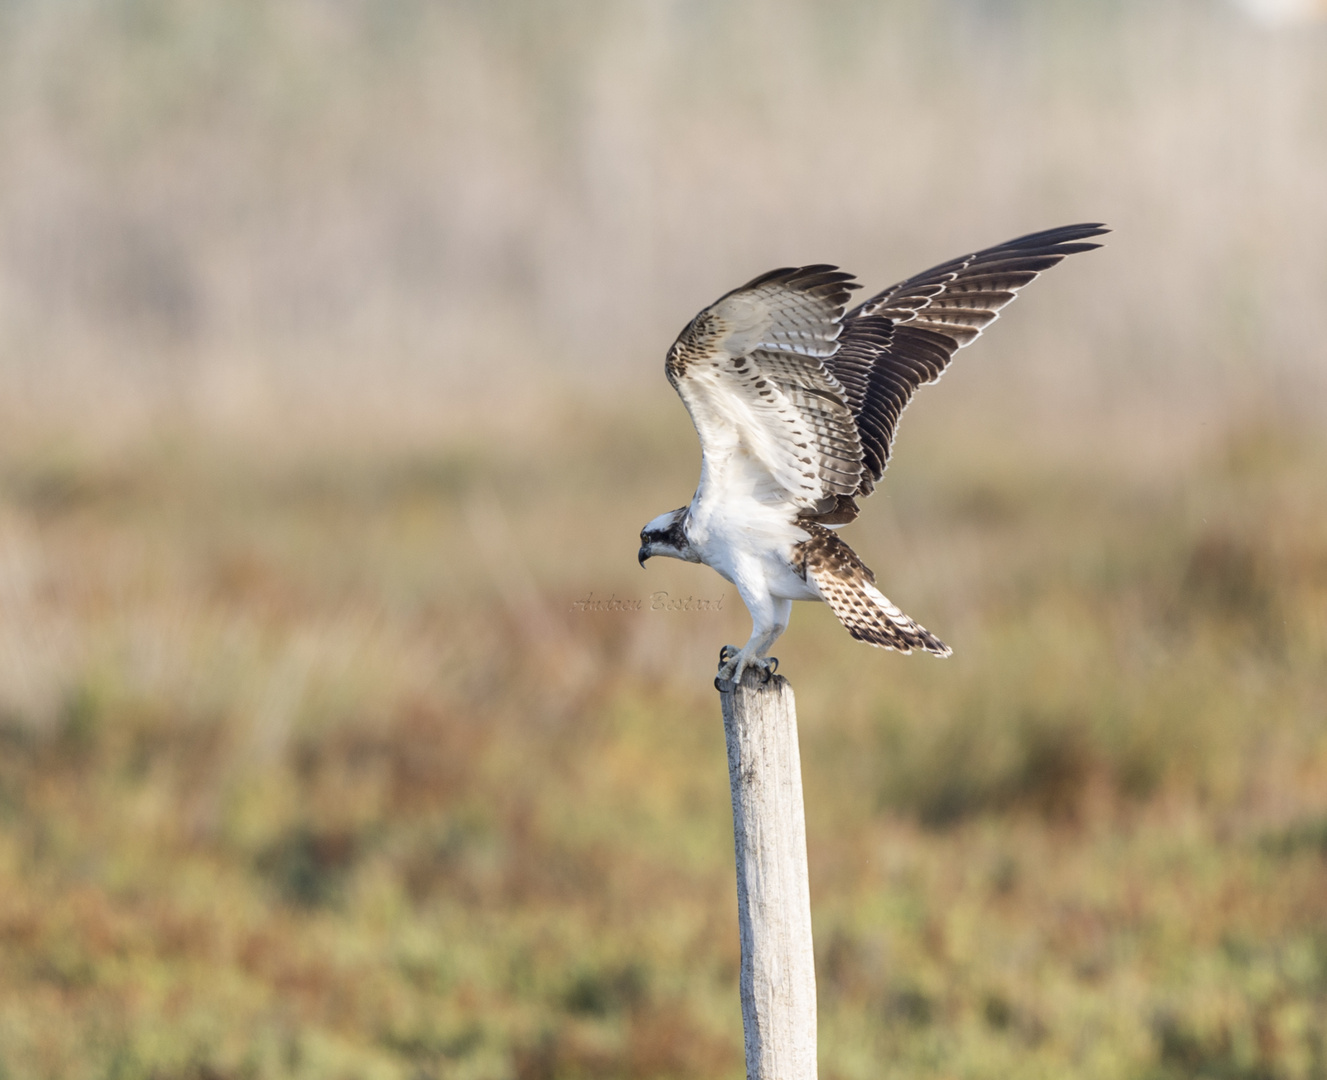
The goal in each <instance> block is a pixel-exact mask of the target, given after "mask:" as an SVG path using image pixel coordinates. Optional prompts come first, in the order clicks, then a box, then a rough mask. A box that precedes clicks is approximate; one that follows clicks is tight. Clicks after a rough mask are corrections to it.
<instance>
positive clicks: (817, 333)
mask: <svg viewBox="0 0 1327 1080" xmlns="http://www.w3.org/2000/svg"><path fill="white" fill-rule="evenodd" d="M1109 231H1110V230H1109V229H1107V228H1105V227H1103V226H1102V225H1100V224H1097V223H1092V224H1085V225H1065V226H1063V227H1061V228H1058V229H1048V230H1046V231H1045V232H1038V233H1032V234H1030V235H1028V236H1023V237H1020V238H1019V239H1017V240H1010V241H1009V242H1008V243H1005V244H1000V245H999V246H997V247H992V248H986V249H985V250H984V251H978V252H975V253H973V254H971V255H964V256H962V257H961V258H958V259H953V260H951V261H949V262H946V263H941V264H940V265H939V266H936V267H933V268H932V269H930V270H927V271H925V272H923V273H921V274H918V275H916V276H915V277H911V278H908V280H906V281H903V282H900V283H899V284H897V285H894V286H891V287H890V288H888V289H886V290H885V291H884V292H882V293H878V294H877V295H875V296H873V297H871V299H869V300H867V301H865V302H864V303H861V304H858V305H857V306H856V307H855V308H853V309H852V310H851V311H849V312H847V313H846V314H845V313H844V308H845V307H846V306H847V302H848V297H849V295H850V290H852V289H857V288H860V286H859V285H858V284H857V283H856V282H855V281H854V280H853V275H852V274H846V273H844V272H842V271H841V270H839V269H838V267H835V266H826V265H815V266H798V267H789V268H784V269H781V270H771V271H770V272H769V273H767V274H762V275H761V276H760V277H758V278H755V279H754V280H752V281H749V282H747V283H746V284H745V285H743V286H741V287H740V288H738V289H734V290H733V291H732V292H730V293H727V294H726V295H724V296H722V297H720V298H719V299H718V300H717V301H715V302H714V303H713V304H711V305H710V306H709V307H707V308H706V309H705V310H704V311H702V312H701V313H700V314H699V315H697V316H696V317H695V318H694V319H692V320H691V322H690V323H689V324H688V325H687V328H686V329H685V330H683V331H682V333H681V334H680V335H679V336H678V339H677V341H675V342H674V343H673V346H672V348H670V349H669V350H668V356H667V360H666V362H665V365H664V370H665V372H666V373H667V375H668V381H669V382H670V383H672V384H673V389H675V390H676V391H677V393H678V395H679V396H680V397H681V398H682V402H683V404H684V405H686V407H687V412H689V413H690V414H691V422H692V423H693V424H694V425H695V428H696V434H697V435H699V436H700V445H701V451H702V458H701V467H700V484H699V486H698V487H697V488H696V494H695V495H694V496H693V497H692V499H691V502H690V504H689V505H687V506H683V507H681V508H679V509H677V510H671V511H669V512H668V513H666V514H660V515H659V516H658V517H657V518H655V519H654V520H653V521H651V522H650V523H649V524H648V525H646V526H645V528H644V529H643V530H641V534H640V553H639V556H638V557H639V560H640V564H641V566H644V565H645V560H646V559H648V558H650V557H651V556H653V555H667V556H669V557H670V558H674V559H684V560H686V561H687V562H697V563H704V564H705V565H707V566H710V567H713V568H714V569H715V570H717V571H718V572H719V573H720V574H722V575H723V576H724V577H725V578H727V579H728V580H729V581H731V582H732V583H733V584H734V585H735V586H736V587H737V591H738V594H739V595H740V596H741V597H742V601H743V602H744V603H745V604H746V607H747V611H749V612H750V614H751V623H752V628H751V639H750V640H749V641H748V642H747V643H746V644H745V645H744V646H743V647H742V648H741V649H738V648H737V647H736V646H734V645H725V646H724V647H723V649H722V650H721V651H720V653H719V673H718V677H717V679H716V680H715V682H716V685H717V684H718V683H719V682H720V681H727V680H733V681H738V680H740V679H741V677H742V672H743V671H744V670H746V668H748V667H756V668H759V669H760V670H761V671H762V672H764V673H765V674H766V675H767V676H768V674H769V673H770V672H771V671H773V670H774V669H775V668H776V667H777V665H778V661H777V660H776V659H775V658H773V657H770V656H767V653H768V650H769V648H770V646H771V645H773V644H774V642H775V640H776V639H777V638H778V637H779V635H780V634H782V633H783V631H784V630H786V629H787V627H788V617H789V616H790V615H791V613H792V602H793V601H794V600H823V601H824V602H825V603H827V604H828V605H829V606H830V608H831V610H833V612H834V614H835V615H837V616H838V617H839V621H841V622H842V623H843V625H844V626H845V627H847V629H848V633H850V634H851V635H852V636H853V637H855V638H857V640H859V641H866V642H869V643H870V644H872V645H877V646H880V647H881V648H885V649H897V650H898V651H899V652H905V653H910V652H912V650H913V649H924V650H925V651H926V652H929V653H934V654H935V655H937V656H948V655H949V654H950V652H951V650H950V648H949V646H948V645H946V644H945V643H944V642H943V641H941V640H940V639H939V638H937V637H936V636H935V635H934V634H932V633H931V632H930V631H929V630H927V629H925V628H924V627H922V626H921V625H919V624H918V623H916V622H915V621H913V620H912V619H910V618H908V616H907V615H905V614H903V612H902V611H900V610H899V609H898V608H897V607H896V606H895V605H894V604H893V603H891V602H890V601H889V600H888V599H887V598H886V597H885V596H884V594H883V593H881V592H880V590H879V589H877V588H876V586H875V575H874V574H872V573H871V571H870V570H869V569H867V567H866V565H865V564H864V563H863V562H862V561H861V559H859V558H858V557H857V555H856V554H855V553H854V552H853V550H852V548H850V547H848V545H847V544H845V543H844V542H843V541H842V540H840V539H839V537H838V535H837V534H836V533H835V532H834V531H833V527H834V526H838V525H843V524H846V523H847V522H849V521H852V520H853V519H854V518H855V517H856V516H857V512H858V510H857V503H856V499H857V498H858V497H861V496H865V495H869V494H870V493H871V491H872V489H873V488H874V487H875V484H876V483H877V481H879V480H880V478H881V477H882V476H883V475H884V471H885V466H886V465H887V464H888V462H889V455H890V448H891V445H892V443H893V440H894V430H895V428H896V427H897V426H898V421H899V417H900V416H901V415H902V413H903V410H904V409H905V408H907V405H908V402H909V400H910V399H911V398H912V395H913V393H914V392H915V391H916V389H917V388H918V387H919V386H921V385H922V384H923V383H932V382H935V381H936V380H937V379H939V378H940V376H941V374H942V373H943V372H944V370H945V368H946V367H948V365H949V361H950V359H951V358H952V357H953V355H954V353H955V352H956V351H958V350H959V349H960V348H962V347H963V346H964V345H967V344H969V343H970V342H972V341H973V340H974V339H975V338H976V337H977V336H978V335H979V334H980V333H981V332H982V330H983V329H985V327H986V326H988V325H989V324H990V323H991V322H993V321H994V320H995V318H996V316H997V313H998V312H999V310H1000V309H1001V308H1002V307H1004V306H1005V305H1006V304H1007V303H1009V301H1011V300H1012V299H1013V298H1014V294H1015V293H1017V292H1018V290H1019V289H1021V288H1022V287H1023V286H1024V285H1026V284H1027V283H1028V282H1030V281H1031V280H1032V279H1033V278H1035V277H1036V276H1037V275H1038V274H1040V273H1041V272H1042V271H1044V270H1048V269H1050V268H1051V267H1052V266H1054V265H1055V264H1056V263H1058V262H1060V260H1061V259H1063V258H1064V257H1065V256H1066V255H1072V254H1075V253H1076V252H1079V251H1088V250H1091V249H1092V248H1096V247H1100V246H1101V245H1100V244H1091V243H1084V242H1083V241H1084V240H1085V239H1086V238H1088V237H1092V236H1100V235H1101V234H1102V233H1105V232H1109Z"/></svg>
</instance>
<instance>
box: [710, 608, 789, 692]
mask: <svg viewBox="0 0 1327 1080" xmlns="http://www.w3.org/2000/svg"><path fill="white" fill-rule="evenodd" d="M742 599H743V600H745V601H746V606H747V609H748V610H749V611H750V612H751V640H750V641H748V642H747V643H746V644H745V645H744V646H742V648H740V649H734V648H733V647H732V646H731V645H725V646H724V647H723V648H722V649H720V650H719V673H718V675H716V676H715V679H714V685H715V686H719V684H720V683H725V682H733V683H738V682H741V681H742V672H744V671H745V670H746V669H747V668H749V667H754V668H757V669H758V670H759V671H760V672H761V674H762V675H763V676H764V678H765V679H766V680H768V679H769V677H770V676H771V675H773V674H774V672H775V671H776V670H777V669H778V666H779V661H778V658H777V657H773V656H766V655H765V653H766V652H767V651H768V650H769V647H770V646H771V645H773V644H774V642H775V641H777V640H778V638H779V635H780V634H782V633H783V632H784V631H785V630H786V629H788V618H789V616H791V615H792V609H793V602H792V601H791V600H781V599H775V598H774V597H772V596H764V597H760V598H756V597H753V598H751V599H749V600H748V599H747V597H745V596H743V597H742Z"/></svg>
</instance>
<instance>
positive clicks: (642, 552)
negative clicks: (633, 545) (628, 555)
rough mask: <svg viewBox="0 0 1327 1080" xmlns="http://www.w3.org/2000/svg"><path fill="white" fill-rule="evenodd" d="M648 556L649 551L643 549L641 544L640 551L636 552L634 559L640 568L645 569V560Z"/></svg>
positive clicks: (643, 546)
mask: <svg viewBox="0 0 1327 1080" xmlns="http://www.w3.org/2000/svg"><path fill="white" fill-rule="evenodd" d="M649 557H650V553H649V552H648V551H646V550H645V545H644V544H641V546H640V551H638V552H636V560H637V561H638V562H639V563H640V567H641V569H642V570H644V569H645V560H646V559H648V558H649Z"/></svg>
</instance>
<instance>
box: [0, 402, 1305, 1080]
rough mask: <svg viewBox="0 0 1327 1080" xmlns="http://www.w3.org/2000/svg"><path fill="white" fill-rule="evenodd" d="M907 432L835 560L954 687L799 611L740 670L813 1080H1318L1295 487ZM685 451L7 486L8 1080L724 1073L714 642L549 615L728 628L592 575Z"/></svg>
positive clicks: (725, 981) (171, 458) (1292, 441)
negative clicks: (592, 600)
mask: <svg viewBox="0 0 1327 1080" xmlns="http://www.w3.org/2000/svg"><path fill="white" fill-rule="evenodd" d="M684 423H685V421H683V424H684ZM947 427H948V425H947V424H945V425H932V424H930V423H929V422H928V421H926V420H923V419H921V418H919V419H918V421H917V422H916V423H914V424H913V430H911V431H909V432H908V435H911V436H913V437H914V438H913V439H912V440H911V441H910V442H909V443H908V444H907V445H908V447H909V449H911V450H912V451H913V453H912V454H911V455H904V456H901V458H900V461H899V462H898V465H897V470H896V473H895V475H894V476H893V483H892V486H891V487H890V489H889V490H890V492H891V494H890V496H889V497H887V498H886V499H883V500H881V502H880V504H878V505H875V506H872V507H871V514H870V515H868V523H865V524H863V525H859V526H855V527H854V528H855V530H856V534H857V535H856V536H855V537H854V539H855V541H856V542H857V543H858V544H859V545H860V546H861V547H862V548H863V549H864V550H865V551H867V552H868V555H869V556H870V557H871V558H872V559H873V560H874V561H875V563H876V565H877V566H879V567H880V568H881V576H882V579H883V580H884V581H886V582H887V583H888V584H889V587H890V588H891V591H893V592H894V593H895V594H896V595H897V596H898V597H899V598H900V600H901V602H903V603H904V604H905V606H907V607H908V609H909V610H913V611H916V612H918V613H919V614H920V615H921V616H922V617H923V618H926V619H927V620H928V621H929V622H930V623H931V624H933V625H935V626H937V627H939V628H941V630H942V631H943V632H944V633H946V635H947V636H948V638H949V639H950V640H951V641H952V642H953V643H954V644H955V646H956V650H957V651H956V656H955V657H954V659H953V660H952V661H948V662H944V663H940V662H937V661H932V660H931V659H930V658H927V657H907V658H905V657H898V656H893V655H888V654H883V653H879V652H875V651H871V650H867V649H866V648H864V647H861V646H857V645H854V644H853V643H851V642H849V640H848V639H847V638H846V637H845V636H844V634H843V633H842V631H841V630H840V629H839V628H838V627H837V626H836V625H835V624H834V623H833V622H832V619H830V618H828V617H827V613H824V612H820V611H818V610H814V609H805V610H799V612H798V613H797V619H796V620H795V623H794V627H793V629H792V631H791V632H790V633H789V635H788V638H787V640H786V642H785V643H784V646H783V647H782V649H781V652H782V657H783V660H784V665H785V669H786V670H788V671H789V672H790V673H791V675H792V677H793V679H794V682H795V685H796V686H797V687H798V689H799V692H800V699H801V700H800V704H801V712H802V716H803V739H804V744H805V751H804V760H805V769H806V777H807V779H806V783H807V798H808V807H809V817H810V846H811V864H812V872H813V879H814V880H813V896H814V898H815V918H816V931H817V947H818V967H819V973H820V980H821V995H822V1010H821V1011H822V1043H823V1053H822V1062H823V1068H824V1071H825V1073H826V1075H829V1076H838V1077H844V1078H848V1077H856V1076H863V1077H865V1076H873V1075H877V1073H878V1069H879V1067H880V1062H882V1061H890V1062H893V1063H895V1065H894V1066H893V1067H895V1068H896V1071H897V1073H898V1074H899V1075H937V1074H938V1075H955V1076H972V1077H978V1076H1000V1075H1008V1073H1009V1072H1010V1071H1016V1072H1017V1073H1018V1074H1019V1075H1043V1074H1044V1075H1048V1076H1050V1075H1057V1076H1058V1075H1066V1074H1072V1075H1079V1076H1090V1077H1131V1076H1140V1075H1154V1076H1189V1075H1195V1074H1198V1075H1219V1076H1249V1077H1254V1076H1275V1077H1281V1076H1285V1077H1310V1076H1314V1075H1319V1074H1320V1073H1321V1070H1322V1067H1323V1039H1324V1037H1325V1036H1327V1032H1324V1030H1323V1026H1322V1016H1323V1015H1324V1008H1325V1007H1327V939H1324V937H1323V926H1324V925H1327V923H1325V922H1324V919H1325V918H1327V908H1325V907H1324V903H1325V901H1324V897H1327V857H1325V854H1324V853H1325V852H1327V848H1325V847H1324V842H1325V841H1324V835H1325V833H1324V822H1327V797H1324V792H1327V740H1325V739H1324V736H1323V729H1322V716H1323V707H1324V704H1325V703H1327V682H1325V681H1324V676H1323V672H1324V670H1327V665H1325V664H1324V659H1325V658H1327V624H1324V621H1323V615H1322V613H1323V611H1324V610H1327V516H1324V513H1323V509H1322V506H1321V503H1320V500H1318V499H1317V497H1316V491H1317V487H1318V481H1317V478H1318V477H1320V475H1321V469H1322V468H1323V464H1324V461H1327V447H1325V446H1324V445H1323V443H1322V442H1321V440H1320V439H1319V438H1318V436H1317V434H1316V433H1295V432H1289V431H1286V430H1284V429H1272V428H1268V427H1266V426H1262V427H1257V428H1255V429H1252V430H1250V429H1241V428H1236V429H1234V430H1231V431H1229V432H1223V433H1220V434H1219V435H1213V436H1209V438H1208V442H1207V445H1205V446H1202V447H1200V448H1197V449H1195V450H1194V451H1193V464H1192V465H1191V466H1186V467H1179V468H1172V469H1171V470H1170V471H1169V472H1165V473H1159V472H1157V471H1155V470H1153V471H1149V472H1147V473H1145V474H1141V473H1137V472H1132V471H1131V470H1129V469H1126V468H1125V467H1123V466H1121V465H1118V464H1112V463H1106V464H1102V463H1101V462H1100V461H1099V462H1098V463H1097V467H1096V468H1095V469H1092V468H1089V467H1088V465H1087V464H1085V463H1084V464H1079V463H1074V462H1069V463H1062V462H1048V461H1047V460H1045V459H1044V458H1042V457H1041V454H1040V452H1039V450H1038V448H1037V447H1035V446H1033V445H1019V444H1017V443H1016V442H1006V450H1005V453H1004V455H1003V456H1002V459H1001V460H999V461H993V460H992V459H991V458H990V457H989V456H983V455H982V454H981V453H979V452H978V451H977V446H976V445H975V444H971V443H964V442H960V444H959V445H958V446H957V447H956V446H954V445H953V441H952V433H950V432H947V431H946V430H945V429H946V428H947ZM945 436H948V437H947V438H946V437H945ZM687 437H688V436H687V433H686V431H685V429H684V428H683V427H682V426H680V425H673V424H668V425H661V426H657V427H651V426H650V425H636V426H635V427H634V428H633V429H631V430H626V429H624V428H622V427H620V426H613V425H605V424H602V423H601V424H599V425H590V424H587V422H586V421H585V419H584V418H583V417H578V418H576V420H575V423H574V425H573V424H571V423H570V422H569V428H568V430H566V431H564V432H563V433H561V434H559V435H558V436H556V437H555V438H554V439H553V441H552V442H550V443H548V444H545V445H539V444H537V443H524V444H520V445H511V444H508V445H507V446H505V447H503V448H500V449H499V448H492V447H490V448H488V450H487V452H485V453H480V452H479V450H480V448H477V447H472V446H452V445H446V444H440V445H438V446H437V447H435V448H433V449H432V450H430V451H427V452H419V453H417V454H415V455H412V456H409V457H399V456H394V455H391V454H382V455H376V456H375V455H374V454H372V453H369V452H366V451H361V452H359V453H357V454H356V455H355V456H354V458H353V460H347V461H345V462H337V461H335V460H331V461H329V460H328V459H327V457H326V456H325V455H313V456H301V455H297V454H291V455H288V456H287V457H285V458H284V459H274V458H272V457H266V458H260V457H256V456H253V455H250V454H246V453H245V452H243V451H241V450H238V449H236V448H234V447H230V448H226V447H219V446H216V445H209V444H206V443H190V444H175V445H172V446H169V447H149V448H145V449H143V450H141V451H140V452H138V454H137V455H135V456H134V457H132V458H124V459H120V460H106V459H102V460H99V461H97V462H92V461H86V460H72V459H71V460H65V461H61V462H58V463H57V462H54V461H52V460H50V459H48V458H46V457H44V456H42V455H40V454H37V453H35V452H34V453H33V454H32V455H31V456H27V457H18V458H15V459H11V463H10V465H9V467H8V470H7V472H6V475H5V477H4V487H3V491H4V505H5V509H4V517H3V522H4V526H3V531H2V533H0V536H2V538H3V551H4V560H3V567H4V570H3V577H2V578H0V585H2V586H3V590H4V597H5V615H6V618H5V621H4V628H5V635H6V637H5V647H4V651H3V653H0V662H2V663H3V664H4V669H3V679H0V685H3V687H4V688H5V690H6V694H7V698H6V702H5V705H4V716H5V720H4V725H3V738H4V742H5V752H4V754H3V757H2V758H0V807H3V810H2V811H0V815H2V816H0V821H2V822H3V826H2V831H0V844H2V846H0V876H2V877H3V881H2V882H0V897H2V898H3V900H2V901H0V949H3V962H2V963H0V972H3V975H2V976H0V996H2V997H3V1000H4V1006H3V1009H2V1010H0V1014H2V1015H3V1016H4V1027H3V1033H2V1037H0V1047H3V1061H4V1065H5V1068H6V1069H7V1070H8V1074H9V1075H11V1076H21V1077H27V1076H84V1075H86V1076H101V1075H115V1076H140V1075H141V1076H227V1077H228V1076H284V1075H290V1076H301V1075H307V1076H328V1075H347V1076H351V1075H365V1076H370V1075H383V1076H396V1075H400V1076H415V1075H444V1074H445V1075H474V1076H508V1075H515V1076H518V1077H565V1076H636V1077H654V1076H681V1075H734V1074H735V1073H736V1072H738V1071H740V1053H739V1050H740V1018H739V1013H738V1009H737V1000H736V970H737V968H736V964H737V957H736V935H735V927H734V925H733V910H734V909H733V904H734V899H733V896H732V891H733V882H732V868H731V858H732V856H731V847H730V845H731V834H730V832H729V828H730V826H729V819H728V808H727V791H726V783H725V781H726V774H725V767H724V754H723V747H722V737H721V731H720V729H719V725H718V720H717V711H716V703H715V701H714V700H713V694H712V691H710V690H709V689H708V686H707V680H708V675H709V672H710V670H711V668H712V663H713V654H714V653H715V651H716V648H717V646H718V644H719V643H721V642H722V641H724V640H729V639H735V638H737V637H739V636H740V635H741V633H743V632H744V630H743V625H742V623H743V617H742V615H741V614H740V609H737V610H733V608H734V607H735V605H732V598H731V597H730V598H729V601H728V604H726V605H725V609H724V611H723V612H721V613H717V614H715V613H707V614H677V613H675V614H668V613H651V612H649V611H644V612H640V613H632V614H603V613H594V614H586V613H582V612H579V611H577V610H575V609H574V606H573V605H574V602H575V601H576V600H577V599H579V598H581V597H583V596H585V595H586V594H587V593H589V592H590V591H592V590H593V591H594V592H595V593H597V594H600V595H610V594H613V593H616V595H618V596H619V597H624V598H634V597H641V598H643V597H646V596H648V594H649V591H651V590H653V589H655V588H667V589H669V590H671V591H672V592H673V593H674V594H675V595H685V594H688V593H694V594H696V595H702V596H708V595H709V593H711V592H715V591H716V590H719V589H721V588H722V583H720V582H719V581H718V579H717V578H714V577H713V576H712V575H708V574H707V573H706V572H703V571H701V570H698V569H696V568H693V567H686V566H681V565H678V566H677V567H674V568H655V567H653V566H652V567H651V569H650V573H649V576H648V578H643V577H642V575H641V573H640V571H639V570H637V569H636V568H635V566H634V562H633V558H632V555H633V551H632V547H633V545H632V543H631V538H632V536H633V535H634V532H635V529H636V527H638V525H639V522H640V521H641V520H643V519H644V518H645V516H647V509H649V508H657V507H658V506H662V505H668V504H669V500H670V498H672V497H673V496H674V495H675V494H676V492H677V491H679V490H684V487H685V482H686V480H687V473H688V471H689V468H690V462H689V461H688V460H687V458H688V454H687V453H686V452H684V450H683V449H682V446H681V445H679V444H680V443H681V442H682V440H684V439H685V438H687ZM905 437H906V436H905ZM942 441H946V442H948V443H949V444H950V445H949V447H948V449H947V450H946V451H945V452H944V454H936V455H935V456H936V457H941V458H943V457H944V456H945V455H948V458H949V459H948V460H942V461H941V462H940V463H939V464H936V465H931V464H923V463H925V462H927V460H928V457H931V455H928V453H927V452H926V451H927V449H928V443H930V444H932V445H934V446H935V447H936V448H938V447H939V445H940V443H941V442H942ZM964 447H966V449H964ZM476 462H482V464H476ZM909 462H911V464H909ZM532 463H533V464H532ZM659 463H664V464H663V467H662V468H660V467H659ZM564 475H575V476H577V477H578V480H579V484H578V487H577V488H576V489H571V488H569V487H568V486H567V485H566V484H565V483H563V482H560V481H559V480H558V477H560V476H564ZM1200 510H1201V513H1200V512H1199V511H1200ZM1204 516H1205V517H1206V518H1207V520H1206V521H1204V520H1203V517H1204ZM896 523H897V524H896ZM478 530H483V532H482V534H480V535H478V536H477V535H476V532H477V531H478ZM903 530H906V531H903ZM891 531H892V532H893V535H892V538H890V537H891ZM477 541H480V542H481V543H482V544H484V545H487V546H488V548H489V551H488V552H487V554H486V553H485V552H484V551H483V550H482V548H481V547H477ZM891 567H892V568H893V569H892V570H891V569H890V568H891ZM509 568H514V573H512V574H511V578H512V581H514V582H515V586H513V585H512V584H511V582H504V580H503V579H504V577H505V576H506V575H507V573H508V570H509ZM513 588H515V589H516V591H515V592H513V591H511V590H512V589H513ZM707 590H708V591H707ZM1315 1069H1316V1070H1318V1072H1314V1070H1315Z"/></svg>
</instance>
